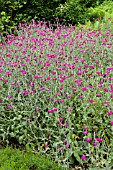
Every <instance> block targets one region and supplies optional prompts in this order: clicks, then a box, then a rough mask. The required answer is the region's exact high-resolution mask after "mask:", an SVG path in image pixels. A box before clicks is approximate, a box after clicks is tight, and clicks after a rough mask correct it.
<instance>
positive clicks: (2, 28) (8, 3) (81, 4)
mask: <svg viewBox="0 0 113 170" xmlns="http://www.w3.org/2000/svg"><path fill="white" fill-rule="evenodd" d="M103 2H104V1H103V0H94V1H92V0H52V1H51V0H32V1H29V0H24V1H23V0H18V1H17V0H5V1H4V0H1V1H0V11H1V12H0V32H1V33H2V34H3V35H6V32H7V31H8V32H11V31H14V26H18V25H19V23H26V22H29V21H30V20H31V19H35V20H37V21H39V20H41V19H42V18H45V21H47V22H51V23H52V24H54V23H55V24H56V18H59V22H60V23H61V24H65V25H69V24H77V23H82V24H83V23H85V22H86V21H88V20H91V19H92V18H93V17H95V18H97V17H100V16H103V15H104V13H105V11H106V12H108V13H109V12H110V9H111V10H112V6H111V3H110V2H112V1H110V2H108V1H106V4H104V8H103V6H100V7H98V6H99V5H100V4H102V3H103ZM90 7H92V8H90ZM95 7H97V8H95ZM89 8H90V10H88V9H89ZM94 8H95V9H94ZM108 9H109V10H108ZM89 13H90V14H89Z"/></svg>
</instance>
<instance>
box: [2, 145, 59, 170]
mask: <svg viewBox="0 0 113 170" xmlns="http://www.w3.org/2000/svg"><path fill="white" fill-rule="evenodd" d="M0 158H1V159H0V170H6V169H7V170H45V169H47V170H50V169H51V170H52V169H53V170H62V166H61V165H58V164H56V163H55V162H53V161H52V160H50V159H49V158H47V157H45V156H44V155H40V154H37V153H35V154H34V153H32V151H31V150H27V151H24V150H23V151H20V150H19V149H12V147H6V148H5V149H0Z"/></svg>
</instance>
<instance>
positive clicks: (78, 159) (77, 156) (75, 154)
mask: <svg viewBox="0 0 113 170" xmlns="http://www.w3.org/2000/svg"><path fill="white" fill-rule="evenodd" d="M74 156H75V158H76V160H77V161H78V162H81V159H80V156H79V155H78V153H76V152H75V153H74Z"/></svg>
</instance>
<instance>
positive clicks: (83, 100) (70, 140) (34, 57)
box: [0, 20, 113, 169]
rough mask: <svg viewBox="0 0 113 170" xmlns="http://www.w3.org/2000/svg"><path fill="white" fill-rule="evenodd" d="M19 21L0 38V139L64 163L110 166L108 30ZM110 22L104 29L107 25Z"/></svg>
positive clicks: (112, 40)
mask: <svg viewBox="0 0 113 170" xmlns="http://www.w3.org/2000/svg"><path fill="white" fill-rule="evenodd" d="M109 22H110V23H109V28H108V27H107V24H105V25H104V31H103V32H102V31H101V28H98V29H97V31H94V30H91V29H89V28H88V29H85V30H84V29H83V28H82V27H81V28H77V27H74V26H70V27H68V28H66V27H65V26H59V27H58V28H57V29H56V30H54V31H53V30H52V27H51V28H47V27H46V24H44V23H42V22H40V23H39V24H37V23H36V22H35V21H33V23H32V24H31V25H25V24H21V25H20V29H19V31H17V30H16V28H15V32H17V34H18V36H16V37H15V36H14V35H13V34H12V35H7V37H8V41H7V42H4V43H3V44H0V140H1V143H8V144H11V143H12V144H23V145H30V146H31V148H32V149H33V150H35V151H37V152H40V153H43V154H47V155H49V156H51V157H52V158H53V159H54V160H55V161H56V162H59V163H62V164H63V167H64V168H65V169H68V168H69V166H70V165H73V166H75V167H76V166H78V165H80V166H81V167H82V169H93V168H95V169H96V167H97V169H99V168H100V169H101V168H102V169H104V168H107V169H112V168H113V167H112V165H113V56H112V52H113V45H112V44H113V31H112V29H111V28H112V24H113V23H112V21H110V20H109ZM110 26H111V28H110Z"/></svg>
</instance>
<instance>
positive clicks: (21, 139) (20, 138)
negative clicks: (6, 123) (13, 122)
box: [19, 135, 24, 144]
mask: <svg viewBox="0 0 113 170" xmlns="http://www.w3.org/2000/svg"><path fill="white" fill-rule="evenodd" d="M23 140H24V135H22V136H20V137H19V143H20V144H21V143H22V142H23Z"/></svg>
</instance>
